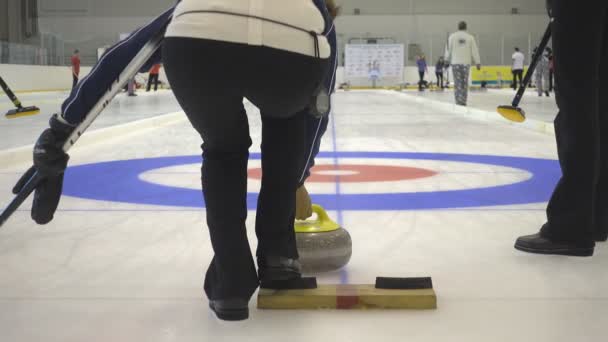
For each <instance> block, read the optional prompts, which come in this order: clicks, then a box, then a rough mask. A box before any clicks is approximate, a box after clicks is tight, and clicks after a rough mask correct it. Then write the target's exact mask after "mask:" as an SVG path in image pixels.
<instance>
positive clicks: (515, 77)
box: [511, 70, 517, 89]
mask: <svg viewBox="0 0 608 342" xmlns="http://www.w3.org/2000/svg"><path fill="white" fill-rule="evenodd" d="M511 87H512V88H513V89H517V71H515V70H513V83H511Z"/></svg>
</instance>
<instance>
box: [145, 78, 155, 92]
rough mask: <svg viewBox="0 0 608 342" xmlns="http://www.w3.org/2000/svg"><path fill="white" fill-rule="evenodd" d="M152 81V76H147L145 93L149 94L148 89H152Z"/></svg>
mask: <svg viewBox="0 0 608 342" xmlns="http://www.w3.org/2000/svg"><path fill="white" fill-rule="evenodd" d="M153 81H154V75H152V74H148V85H147V86H146V92H149V91H150V88H152V82H153Z"/></svg>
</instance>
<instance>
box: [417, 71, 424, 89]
mask: <svg viewBox="0 0 608 342" xmlns="http://www.w3.org/2000/svg"><path fill="white" fill-rule="evenodd" d="M418 75H419V76H420V81H418V89H420V90H422V88H423V86H424V71H419V72H418Z"/></svg>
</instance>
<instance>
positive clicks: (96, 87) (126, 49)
mask: <svg viewBox="0 0 608 342" xmlns="http://www.w3.org/2000/svg"><path fill="white" fill-rule="evenodd" d="M174 10H175V7H173V8H171V9H169V10H167V11H166V12H165V13H163V14H161V15H160V16H158V17H157V18H156V19H154V20H153V21H152V22H151V23H149V24H148V25H146V26H144V27H142V28H140V29H138V30H136V31H135V32H133V33H132V34H131V35H130V36H129V37H128V38H126V39H125V40H123V41H121V42H119V43H117V44H116V45H114V46H112V47H111V48H110V49H108V51H107V52H106V53H105V54H104V55H103V56H102V57H101V59H100V60H99V61H98V62H97V64H95V66H94V67H93V70H91V72H90V73H89V75H88V76H87V77H85V78H84V79H83V80H82V81H81V82H80V83H78V85H77V86H76V87H75V88H74V89H73V90H72V93H71V94H70V96H69V97H68V99H67V100H66V101H65V102H64V103H63V104H62V105H61V116H62V117H63V118H64V119H65V120H66V121H67V122H68V123H70V124H72V125H78V124H79V123H80V122H82V121H83V120H84V118H85V117H86V116H87V114H88V113H89V111H90V110H91V109H92V108H93V106H94V105H95V104H96V103H97V102H98V101H99V99H101V97H102V96H103V95H104V94H105V93H106V91H107V90H108V89H109V88H110V85H111V84H112V83H113V82H115V80H116V79H117V78H118V76H119V75H120V74H121V73H122V72H123V70H124V69H125V68H126V67H127V65H129V63H130V62H131V61H132V60H133V58H134V57H135V56H136V55H137V54H138V53H139V51H140V50H141V49H142V48H143V47H144V45H146V43H147V42H149V41H150V40H151V39H152V38H154V37H155V36H156V35H157V34H158V33H159V32H162V31H163V30H164V29H165V28H166V27H167V24H168V23H169V22H170V21H171V17H172V15H173V11H174ZM160 58H161V56H160V51H157V53H156V54H155V55H154V56H153V57H152V59H151V60H150V61H148V63H146V66H147V65H150V66H152V65H154V64H156V63H159V62H160ZM146 66H144V67H143V68H142V69H145V68H146ZM149 69H150V68H148V69H147V70H149ZM147 70H146V71H147Z"/></svg>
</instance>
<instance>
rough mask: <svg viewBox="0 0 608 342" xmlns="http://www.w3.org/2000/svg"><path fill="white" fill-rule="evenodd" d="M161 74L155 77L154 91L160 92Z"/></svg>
mask: <svg viewBox="0 0 608 342" xmlns="http://www.w3.org/2000/svg"><path fill="white" fill-rule="evenodd" d="M159 77H160V75H159V74H156V75H154V91H158V82H159Z"/></svg>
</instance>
